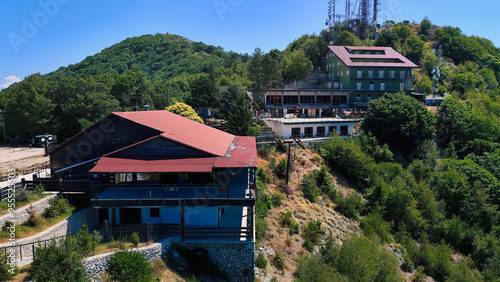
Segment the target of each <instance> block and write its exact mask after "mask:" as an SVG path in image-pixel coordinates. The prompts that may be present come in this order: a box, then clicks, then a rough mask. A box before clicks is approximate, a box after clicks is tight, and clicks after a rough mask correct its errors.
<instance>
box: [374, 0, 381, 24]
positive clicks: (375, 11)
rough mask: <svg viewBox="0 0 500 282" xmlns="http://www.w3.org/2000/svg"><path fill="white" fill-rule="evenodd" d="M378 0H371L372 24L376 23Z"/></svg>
mask: <svg viewBox="0 0 500 282" xmlns="http://www.w3.org/2000/svg"><path fill="white" fill-rule="evenodd" d="M379 6H380V0H373V23H374V24H376V23H377V14H378V12H379V11H380V9H379Z"/></svg>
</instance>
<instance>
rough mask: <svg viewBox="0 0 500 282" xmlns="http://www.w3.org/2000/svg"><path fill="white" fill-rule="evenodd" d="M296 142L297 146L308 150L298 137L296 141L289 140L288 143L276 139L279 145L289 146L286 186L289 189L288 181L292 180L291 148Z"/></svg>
mask: <svg viewBox="0 0 500 282" xmlns="http://www.w3.org/2000/svg"><path fill="white" fill-rule="evenodd" d="M294 141H295V142H296V143H297V144H299V146H300V147H302V149H305V148H306V147H305V146H304V143H303V142H302V140H300V139H299V138H298V137H295V138H294V140H288V141H283V140H281V139H280V138H278V139H276V142H277V143H279V144H281V145H282V146H286V145H285V144H288V158H287V161H286V186H287V187H288V181H289V179H290V162H291V160H292V157H291V148H292V144H293V142H294Z"/></svg>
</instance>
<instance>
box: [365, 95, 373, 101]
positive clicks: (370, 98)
mask: <svg viewBox="0 0 500 282" xmlns="http://www.w3.org/2000/svg"><path fill="white" fill-rule="evenodd" d="M371 100H372V94H368V97H367V98H366V101H367V102H370V101H371Z"/></svg>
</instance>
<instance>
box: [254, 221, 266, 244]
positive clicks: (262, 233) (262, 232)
mask: <svg viewBox="0 0 500 282" xmlns="http://www.w3.org/2000/svg"><path fill="white" fill-rule="evenodd" d="M267 229H269V227H268V226H267V222H266V220H265V219H263V218H259V217H258V218H256V219H255V239H256V240H257V241H260V240H261V239H262V238H264V237H266V233H267Z"/></svg>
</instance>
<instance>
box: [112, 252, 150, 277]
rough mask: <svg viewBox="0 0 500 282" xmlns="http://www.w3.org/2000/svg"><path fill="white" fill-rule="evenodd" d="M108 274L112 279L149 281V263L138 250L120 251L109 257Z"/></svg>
mask: <svg viewBox="0 0 500 282" xmlns="http://www.w3.org/2000/svg"><path fill="white" fill-rule="evenodd" d="M107 268H108V274H109V276H110V277H111V279H112V280H113V281H145V282H146V281H150V280H151V265H150V264H149V262H148V261H147V260H146V258H145V257H144V256H143V255H142V254H141V253H138V252H134V251H132V252H129V251H120V252H116V253H114V254H113V255H111V257H110V258H109V261H108V265H107Z"/></svg>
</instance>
